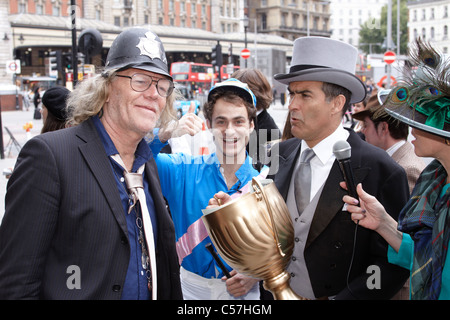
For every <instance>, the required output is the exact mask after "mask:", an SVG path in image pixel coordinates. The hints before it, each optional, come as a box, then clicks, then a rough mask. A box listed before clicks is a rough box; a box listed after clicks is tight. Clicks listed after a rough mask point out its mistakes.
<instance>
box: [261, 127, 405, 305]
mask: <svg viewBox="0 0 450 320" xmlns="http://www.w3.org/2000/svg"><path fill="white" fill-rule="evenodd" d="M347 141H348V143H349V144H350V146H351V147H352V150H351V164H352V168H353V173H354V176H355V182H356V183H360V182H361V183H362V186H363V188H364V189H365V191H367V192H368V193H369V194H371V195H373V196H375V197H376V198H377V199H378V200H379V201H380V202H381V203H382V204H383V205H384V207H385V208H386V211H387V212H388V213H389V214H390V215H391V216H393V217H394V219H397V217H398V214H399V212H400V211H401V209H402V208H403V206H404V204H405V203H406V201H407V200H408V197H409V192H408V182H407V179H406V175H405V172H404V170H403V169H402V168H401V167H400V166H399V165H397V164H396V163H395V161H393V160H392V159H391V158H390V157H389V156H388V154H387V153H386V152H385V151H384V150H381V149H379V148H376V147H374V146H372V145H370V144H368V143H366V142H365V141H363V140H361V139H360V138H359V137H358V136H357V135H356V134H355V133H354V132H353V131H352V130H350V135H349V138H348V140H347ZM331 147H332V146H330V148H331ZM300 148H301V140H299V139H297V138H292V139H289V140H287V141H284V142H281V143H280V145H279V165H278V168H277V169H278V171H277V172H273V173H275V175H273V174H272V175H271V176H269V178H272V179H274V182H275V184H276V186H277V187H278V189H279V191H280V193H281V195H282V196H283V197H284V199H285V200H286V199H287V195H288V190H289V185H290V181H291V178H292V176H293V172H294V167H295V163H296V161H297V159H298V157H299V155H300ZM274 156H275V155H272V157H274ZM271 170H274V168H271ZM343 180H344V179H343V175H342V173H341V171H340V168H339V164H338V162H337V160H336V161H335V162H334V164H333V166H332V169H331V171H330V174H329V176H328V178H327V180H326V182H325V184H324V187H323V190H322V193H321V195H320V198H319V201H318V204H317V207H316V210H315V212H314V216H313V219H312V223H311V226H310V229H309V233H308V237H307V241H306V247H305V250H304V258H305V261H306V267H307V270H308V273H309V278H310V281H311V285H312V289H313V292H314V295H315V297H316V298H321V297H330V296H335V295H336V299H355V298H357V299H389V298H391V297H392V296H393V295H394V294H395V293H396V292H397V291H398V290H399V289H400V288H401V287H402V285H403V283H404V282H405V280H406V279H407V277H408V275H409V274H408V271H407V270H405V269H402V268H399V267H397V266H394V265H392V264H390V263H388V261H387V243H386V242H385V241H384V240H383V239H382V238H381V237H380V236H379V235H378V234H377V233H376V232H374V231H371V230H369V229H365V228H363V227H358V230H357V236H356V245H355V249H354V250H355V253H354V261H353V265H352V268H351V273H350V277H349V283H350V288H351V289H350V290H348V288H347V284H346V280H347V273H348V271H349V267H350V261H351V257H352V252H353V242H354V235H355V223H354V222H353V221H352V220H351V215H350V213H348V212H347V211H343V201H342V198H343V196H344V195H345V194H346V191H345V190H344V189H342V188H341V187H340V186H339V182H341V181H343ZM370 265H376V266H378V267H379V268H380V269H379V270H380V274H381V289H370V288H368V286H367V280H368V278H369V277H370V276H371V275H372V273H371V272H368V270H367V268H368V267H369V266H370ZM369 271H370V270H369ZM297 280H298V279H295V278H291V281H297ZM369 280H370V279H369Z"/></svg>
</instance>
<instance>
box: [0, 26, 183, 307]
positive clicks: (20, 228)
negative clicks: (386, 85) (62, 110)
mask: <svg viewBox="0 0 450 320" xmlns="http://www.w3.org/2000/svg"><path fill="white" fill-rule="evenodd" d="M172 90H173V83H172V78H171V77H170V75H169V72H168V67H167V61H166V56H165V53H164V48H163V45H162V43H161V41H160V39H159V38H158V37H157V36H156V35H155V34H154V33H152V32H151V31H150V30H148V29H145V28H130V29H127V30H125V31H123V32H122V33H121V34H120V35H118V36H117V38H116V39H115V40H114V42H113V44H112V46H111V49H110V50H109V53H108V56H107V61H106V67H105V71H104V72H103V73H102V74H101V75H100V74H99V75H96V76H95V77H93V78H91V79H87V80H85V81H83V82H81V83H80V84H79V85H78V86H77V87H76V88H75V90H74V91H73V93H72V95H71V96H70V98H69V100H68V102H67V104H68V106H69V122H70V124H72V125H73V126H72V127H70V128H67V129H62V130H58V131H53V132H49V133H46V134H42V135H39V136H37V137H35V138H33V139H31V140H29V141H28V142H27V144H26V145H25V146H24V147H23V148H22V150H21V152H20V154H19V157H18V160H17V164H16V166H15V169H14V172H13V174H12V176H11V178H10V180H9V183H8V188H7V193H6V199H5V215H4V218H3V221H2V225H1V227H0V299H39V298H40V299H143V300H144V299H147V300H148V299H181V298H182V295H181V286H180V278H179V266H178V259H177V254H176V249H175V231H174V226H173V222H172V219H171V218H170V214H169V211H168V209H167V205H166V202H165V200H164V198H163V195H162V192H161V186H160V184H159V178H158V171H157V168H156V163H155V160H154V159H153V157H152V153H151V151H150V148H149V147H148V144H147V142H146V141H145V140H144V137H145V136H146V135H147V134H148V133H149V132H152V130H153V129H154V127H155V125H156V123H157V122H158V121H161V123H162V126H163V127H164V125H165V124H167V123H168V122H169V121H170V120H171V119H174V118H175V114H174V111H173V105H172V103H173V100H174V98H173V95H171V93H172ZM130 181H137V182H138V184H136V185H134V187H135V188H133V189H132V188H131V187H132V186H130Z"/></svg>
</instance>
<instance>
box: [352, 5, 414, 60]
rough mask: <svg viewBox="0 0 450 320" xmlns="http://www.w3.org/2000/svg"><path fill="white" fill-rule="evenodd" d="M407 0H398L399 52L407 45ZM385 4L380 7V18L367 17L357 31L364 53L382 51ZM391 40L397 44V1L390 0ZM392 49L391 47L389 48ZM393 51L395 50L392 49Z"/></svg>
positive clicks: (385, 15)
mask: <svg viewBox="0 0 450 320" xmlns="http://www.w3.org/2000/svg"><path fill="white" fill-rule="evenodd" d="M407 1H408V0H400V33H401V34H400V54H406V50H407V47H408V7H407ZM387 11H388V6H387V4H386V5H385V6H383V7H382V8H381V17H380V19H374V18H369V20H367V21H366V22H364V23H363V24H362V25H361V29H360V31H359V43H360V45H359V48H360V49H361V50H362V51H364V52H365V53H367V54H369V53H384V52H385V51H386V47H383V43H386V42H385V41H386V40H385V39H386V35H387ZM392 42H393V44H394V45H395V46H396V45H397V1H396V0H392ZM391 49H393V48H391ZM394 51H395V52H396V51H397V50H394Z"/></svg>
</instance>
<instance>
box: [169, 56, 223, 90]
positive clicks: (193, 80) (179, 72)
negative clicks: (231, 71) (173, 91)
mask: <svg viewBox="0 0 450 320" xmlns="http://www.w3.org/2000/svg"><path fill="white" fill-rule="evenodd" d="M170 75H171V76H172V78H173V81H174V82H176V83H178V84H181V85H183V86H185V87H186V88H188V89H189V90H199V89H200V90H209V88H211V83H214V73H213V67H212V65H211V64H207V63H196V62H173V63H172V65H171V67H170Z"/></svg>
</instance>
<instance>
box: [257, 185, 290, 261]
mask: <svg viewBox="0 0 450 320" xmlns="http://www.w3.org/2000/svg"><path fill="white" fill-rule="evenodd" d="M252 187H253V189H254V190H255V194H256V196H257V199H258V200H261V197H262V199H264V202H265V203H266V207H267V211H268V212H269V217H270V223H271V224H272V226H269V227H271V230H272V235H273V238H274V240H275V243H276V245H277V248H278V252H279V253H280V255H281V256H282V257H284V256H285V253H284V252H283V250H281V243H280V240H279V239H278V231H277V227H276V224H275V220H274V218H273V214H272V207H271V206H270V204H269V200H268V199H267V196H266V194H265V192H264V189H263V186H262V185H261V182H259V181H258V180H257V179H255V178H252ZM264 220H265V221H266V219H264Z"/></svg>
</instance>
